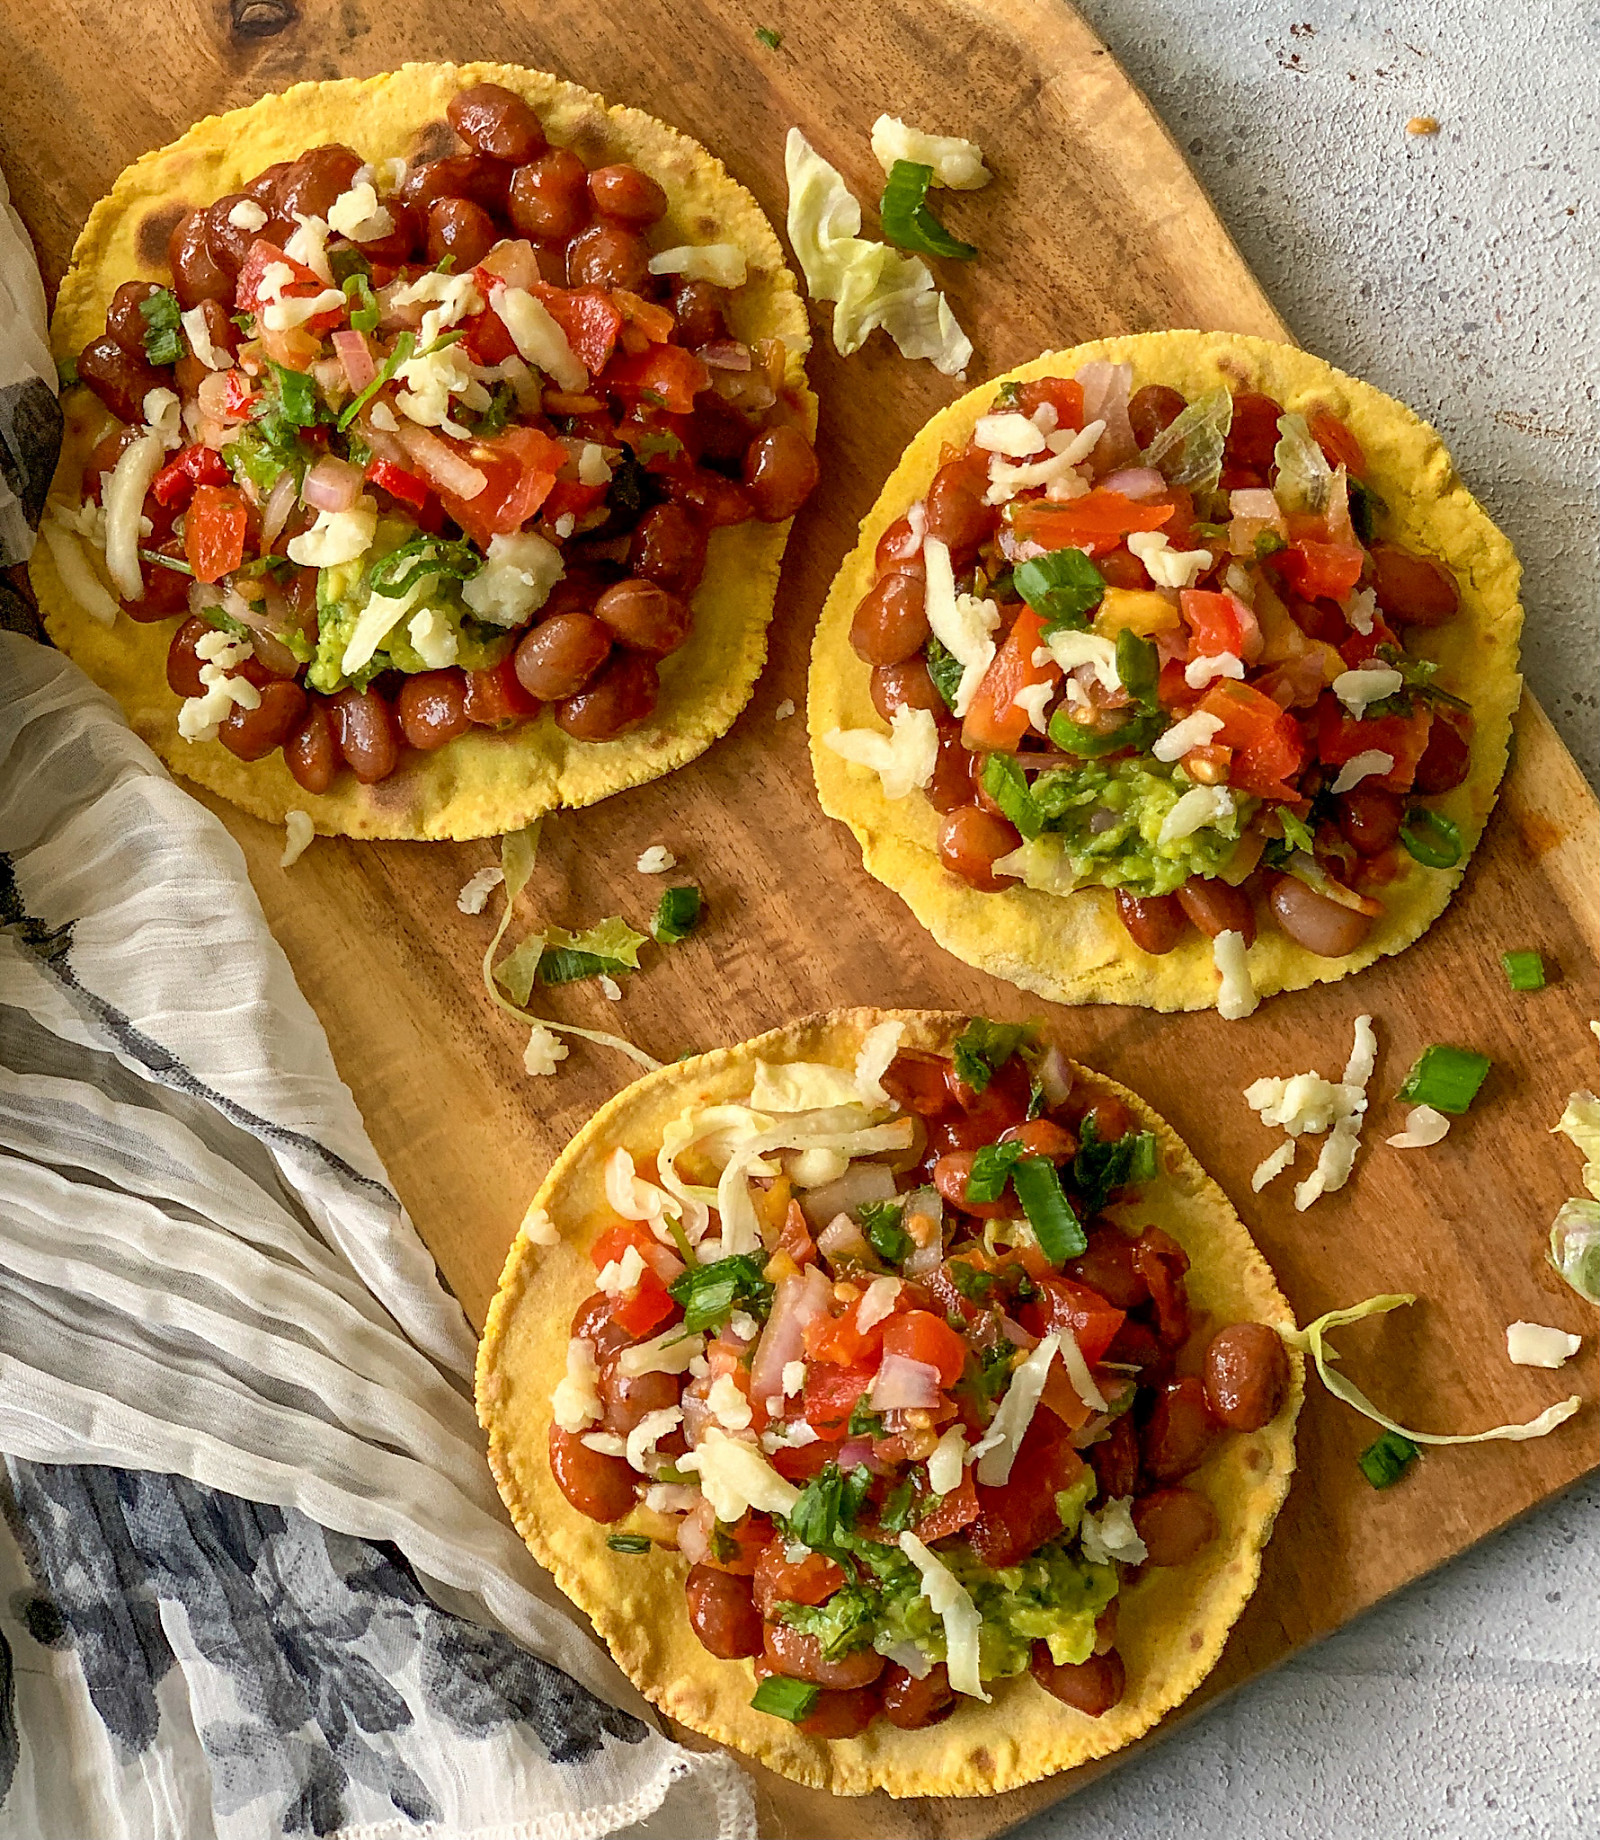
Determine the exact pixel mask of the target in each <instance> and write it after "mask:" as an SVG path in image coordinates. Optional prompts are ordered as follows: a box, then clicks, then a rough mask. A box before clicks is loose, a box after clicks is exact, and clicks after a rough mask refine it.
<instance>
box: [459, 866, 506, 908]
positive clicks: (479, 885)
mask: <svg viewBox="0 0 1600 1840" xmlns="http://www.w3.org/2000/svg"><path fill="white" fill-rule="evenodd" d="M505 879H506V872H505V870H504V869H502V868H501V867H500V865H499V864H498V863H491V864H490V865H489V866H488V868H486V869H479V870H478V871H477V873H476V874H474V875H470V876H468V877H467V879H466V881H465V882H463V883H462V885H461V892H460V894H458V895H457V896H456V906H457V908H459V909H460V911H461V912H462V913H464V914H481V913H482V912H483V910H484V908H485V907H487V906H488V905H489V896H490V895H491V894H492V893H493V892H494V890H495V889H496V888H498V887H499V886H500V884H501V883H502V882H503V881H504V880H505Z"/></svg>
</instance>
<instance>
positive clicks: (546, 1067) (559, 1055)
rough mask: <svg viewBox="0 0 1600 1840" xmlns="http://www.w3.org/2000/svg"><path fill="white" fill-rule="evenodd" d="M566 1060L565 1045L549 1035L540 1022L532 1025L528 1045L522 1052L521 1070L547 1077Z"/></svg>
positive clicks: (548, 1031)
mask: <svg viewBox="0 0 1600 1840" xmlns="http://www.w3.org/2000/svg"><path fill="white" fill-rule="evenodd" d="M566 1058H567V1044H566V1043H565V1042H564V1041H559V1040H557V1038H556V1037H555V1036H554V1035H553V1034H551V1032H550V1030H549V1029H547V1028H546V1027H545V1026H544V1024H543V1023H542V1022H536V1023H535V1024H534V1025H533V1031H532V1033H531V1034H530V1035H529V1036H528V1045H527V1047H525V1048H524V1049H523V1050H522V1065H523V1070H524V1071H525V1072H527V1073H531V1074H534V1075H541V1076H545V1077H548V1076H549V1075H551V1074H553V1073H554V1072H555V1070H556V1068H557V1066H558V1065H559V1064H560V1063H561V1062H562V1061H564V1060H565V1059H566Z"/></svg>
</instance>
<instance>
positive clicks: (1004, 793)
mask: <svg viewBox="0 0 1600 1840" xmlns="http://www.w3.org/2000/svg"><path fill="white" fill-rule="evenodd" d="M983 789H984V791H985V792H987V793H988V795H989V797H990V798H991V799H993V800H994V802H995V804H996V805H998V806H999V807H1000V809H1001V811H1003V812H1004V813H1005V815H1006V816H1007V817H1008V818H1009V819H1010V820H1011V822H1012V823H1013V824H1014V825H1016V827H1017V829H1018V830H1019V831H1021V832H1022V834H1023V836H1024V837H1027V838H1030V839H1031V838H1034V837H1037V836H1038V835H1039V833H1040V831H1042V830H1043V829H1044V813H1043V812H1042V811H1040V809H1039V807H1038V806H1037V805H1035V804H1034V802H1033V794H1032V793H1031V792H1029V790H1028V781H1027V777H1026V775H1025V774H1024V773H1023V771H1022V768H1021V767H1019V766H1018V765H1017V763H1016V761H1015V759H1014V758H1013V757H1012V756H1011V755H1010V754H999V753H995V754H990V755H988V756H987V757H986V758H985V760H984V763H983Z"/></svg>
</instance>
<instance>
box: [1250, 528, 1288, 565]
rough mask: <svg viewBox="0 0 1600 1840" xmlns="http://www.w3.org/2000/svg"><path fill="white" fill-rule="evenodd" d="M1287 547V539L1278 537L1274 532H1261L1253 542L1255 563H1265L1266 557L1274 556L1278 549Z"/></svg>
mask: <svg viewBox="0 0 1600 1840" xmlns="http://www.w3.org/2000/svg"><path fill="white" fill-rule="evenodd" d="M1288 547H1289V544H1288V540H1287V538H1284V537H1280V536H1279V535H1278V533H1277V531H1275V530H1263V531H1262V532H1261V534H1260V535H1259V536H1258V537H1257V538H1256V541H1255V552H1256V561H1257V562H1265V561H1266V559H1267V558H1268V556H1276V555H1277V553H1278V551H1279V550H1280V549H1287V548H1288Z"/></svg>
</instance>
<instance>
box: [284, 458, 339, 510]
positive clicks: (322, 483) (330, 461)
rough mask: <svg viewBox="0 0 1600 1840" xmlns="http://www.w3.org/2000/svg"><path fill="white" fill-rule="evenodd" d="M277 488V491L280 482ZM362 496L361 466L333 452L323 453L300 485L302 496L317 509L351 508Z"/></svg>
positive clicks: (313, 508)
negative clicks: (340, 457) (341, 458)
mask: <svg viewBox="0 0 1600 1840" xmlns="http://www.w3.org/2000/svg"><path fill="white" fill-rule="evenodd" d="M273 490H274V491H276V490H277V487H276V485H274V487H273ZM360 496H361V469H360V467H357V466H352V465H351V464H350V462H349V461H348V460H340V459H339V458H338V457H337V456H336V455H333V454H324V455H323V457H322V458H321V459H320V460H319V461H318V462H317V463H316V465H315V466H314V467H312V468H311V470H310V471H309V472H308V473H307V474H306V477H305V484H304V485H302V486H301V488H300V497H301V499H302V500H303V501H304V502H305V503H306V504H308V505H309V506H310V507H311V508H312V510H313V511H348V510H349V509H350V507H351V506H352V505H353V504H354V503H355V502H356V500H357V499H358V498H359V497H360Z"/></svg>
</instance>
